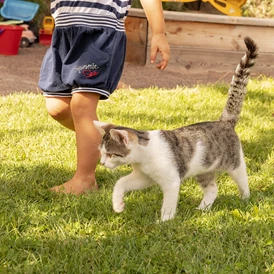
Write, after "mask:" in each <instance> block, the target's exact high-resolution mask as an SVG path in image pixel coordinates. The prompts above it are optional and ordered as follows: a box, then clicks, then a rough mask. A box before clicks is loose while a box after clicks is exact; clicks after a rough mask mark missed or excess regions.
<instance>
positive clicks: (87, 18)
mask: <svg viewBox="0 0 274 274" xmlns="http://www.w3.org/2000/svg"><path fill="white" fill-rule="evenodd" d="M131 1H132V0H51V13H52V16H53V18H54V19H55V26H56V27H59V26H60V27H62V26H71V25H84V26H88V27H111V28H114V29H116V30H117V31H124V20H125V18H126V16H127V14H128V11H129V8H130V6H131Z"/></svg>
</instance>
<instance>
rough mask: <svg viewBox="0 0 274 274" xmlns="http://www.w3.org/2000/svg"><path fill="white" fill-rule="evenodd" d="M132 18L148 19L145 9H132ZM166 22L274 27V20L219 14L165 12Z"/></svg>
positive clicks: (130, 13)
mask: <svg viewBox="0 0 274 274" xmlns="http://www.w3.org/2000/svg"><path fill="white" fill-rule="evenodd" d="M128 16H130V17H140V18H146V15H145V13H144V11H143V9H135V8H131V9H130V11H129V15H128ZM164 17H165V20H171V21H181V22H184V21H187V22H206V23H218V24H219V23H220V24H233V25H246V26H262V27H263V26H265V27H274V19H271V18H255V17H241V16H226V15H218V14H207V13H198V12H178V11H164Z"/></svg>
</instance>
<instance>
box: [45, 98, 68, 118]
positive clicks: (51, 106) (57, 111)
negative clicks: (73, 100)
mask: <svg viewBox="0 0 274 274" xmlns="http://www.w3.org/2000/svg"><path fill="white" fill-rule="evenodd" d="M64 99H65V100H64ZM64 99H62V98H60V99H59V98H46V109H47V112H48V114H49V115H50V116H51V117H52V118H54V119H55V120H57V121H59V120H64V119H66V118H67V117H68V116H70V115H71V113H70V104H69V101H70V98H64ZM67 99H69V100H67Z"/></svg>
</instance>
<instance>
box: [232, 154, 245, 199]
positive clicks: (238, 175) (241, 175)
mask: <svg viewBox="0 0 274 274" xmlns="http://www.w3.org/2000/svg"><path fill="white" fill-rule="evenodd" d="M228 174H229V175H230V176H231V178H232V179H233V180H234V182H235V183H236V184H237V186H238V189H239V193H240V196H241V198H242V199H247V198H249V196H250V191H249V186H248V176H247V172H246V164H245V161H244V156H243V152H242V151H241V156H240V165H239V166H238V167H237V168H236V169H234V170H232V171H228Z"/></svg>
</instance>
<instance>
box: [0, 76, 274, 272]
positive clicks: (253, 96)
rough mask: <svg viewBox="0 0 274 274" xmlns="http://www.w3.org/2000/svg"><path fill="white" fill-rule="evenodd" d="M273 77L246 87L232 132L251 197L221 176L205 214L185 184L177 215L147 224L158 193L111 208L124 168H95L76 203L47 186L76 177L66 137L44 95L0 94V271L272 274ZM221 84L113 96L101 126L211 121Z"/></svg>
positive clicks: (155, 214)
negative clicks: (95, 186) (94, 183)
mask: <svg viewBox="0 0 274 274" xmlns="http://www.w3.org/2000/svg"><path fill="white" fill-rule="evenodd" d="M273 87H274V79H271V78H263V77H261V78H258V79H253V80H251V81H250V82H249V84H248V93H247V96H246V99H245V102H244V106H243V111H242V114H241V119H240V121H239V122H238V125H237V127H236V131H237V132H238V134H239V136H240V138H241V140H242V144H243V148H244V151H245V158H246V163H247V167H248V174H249V183H250V189H251V197H250V199H249V200H248V201H242V200H241V199H240V198H239V197H238V193H237V187H236V185H235V184H234V183H233V182H232V180H231V179H230V178H229V177H228V176H227V175H225V174H220V175H219V176H218V185H219V195H218V197H217V199H216V201H215V204H214V206H213V207H212V209H211V210H210V211H209V212H200V211H198V210H196V207H197V206H198V204H199V202H200V200H201V198H202V193H201V190H200V188H199V186H198V185H197V184H196V183H195V181H194V180H193V179H189V180H187V181H185V182H184V183H183V184H182V186H181V190H180V200H179V205H178V211H177V216H176V218H175V219H173V220H171V221H168V222H165V223H159V224H158V223H156V220H157V219H159V217H160V208H161V202H162V192H161V190H160V189H159V187H157V186H155V187H152V188H150V189H147V190H145V191H137V192H134V193H129V194H128V195H127V197H126V199H125V201H126V210H125V211H124V212H123V213H121V214H116V213H114V212H113V210H112V205H111V194H112V189H113V186H114V184H115V182H116V181H117V179H118V178H119V177H121V176H123V175H125V174H127V173H129V172H130V167H122V168H118V169H116V170H113V171H111V170H107V169H105V168H104V167H102V166H98V168H97V180H98V183H99V187H100V189H99V191H97V192H93V193H89V194H87V195H82V196H79V197H75V196H73V195H57V194H54V193H51V192H50V191H49V190H48V189H49V188H50V187H52V186H54V185H56V184H60V183H62V182H64V181H66V180H68V179H70V177H71V176H72V175H73V171H74V170H75V159H76V155H75V137H74V134H73V132H70V131H68V130H66V129H64V128H62V127H61V126H60V125H59V124H57V123H56V122H55V121H53V119H51V118H50V117H48V115H47V113H46V111H45V108H44V100H43V97H42V95H38V94H34V93H29V94H13V95H9V96H5V97H4V96H2V97H0V126H1V127H0V138H1V142H0V200H1V206H0V273H12V274H14V273H20V274H21V273H24V274H29V273H68V274H71V273H119V274H120V273H121V274H122V273H125V274H128V273H144V274H150V273H157V274H158V273H164V274H173V273H191V274H196V273H210V274H211V273H218V274H219V273H229V274H231V273H252V274H253V273H274V230H273V227H274V179H273V175H274V148H273V146H274V137H273V136H274V92H273V90H274V88H273ZM227 90H228V86H227V85H225V84H223V85H211V86H195V87H193V88H183V87H178V88H177V89H173V90H165V89H158V88H151V89H142V90H131V89H124V90H119V91H116V92H115V93H114V94H113V95H112V96H111V98H110V99H109V100H108V101H103V102H101V103H100V105H99V111H98V114H99V117H100V120H102V121H107V122H112V123H117V124H120V125H125V126H130V127H134V128H137V129H158V128H162V129H172V128H176V127H180V126H183V125H187V124H190V123H195V122H201V121H206V120H216V119H218V118H219V116H220V115H221V112H222V109H223V107H224V105H225V101H226V99H227Z"/></svg>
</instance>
